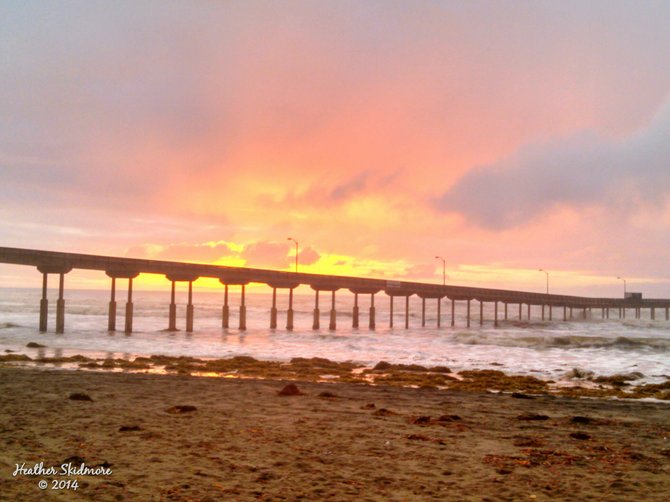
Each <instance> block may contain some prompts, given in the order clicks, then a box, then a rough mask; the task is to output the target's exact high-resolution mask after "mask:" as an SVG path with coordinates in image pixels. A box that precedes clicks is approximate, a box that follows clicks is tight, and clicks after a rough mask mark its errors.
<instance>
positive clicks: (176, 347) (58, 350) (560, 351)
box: [0, 288, 670, 383]
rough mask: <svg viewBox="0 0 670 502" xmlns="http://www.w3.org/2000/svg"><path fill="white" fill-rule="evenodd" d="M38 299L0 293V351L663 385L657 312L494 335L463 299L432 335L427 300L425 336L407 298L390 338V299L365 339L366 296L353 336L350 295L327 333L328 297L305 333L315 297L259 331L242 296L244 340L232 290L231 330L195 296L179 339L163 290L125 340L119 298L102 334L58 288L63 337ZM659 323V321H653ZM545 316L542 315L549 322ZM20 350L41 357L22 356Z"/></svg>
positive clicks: (558, 316)
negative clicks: (582, 377)
mask: <svg viewBox="0 0 670 502" xmlns="http://www.w3.org/2000/svg"><path fill="white" fill-rule="evenodd" d="M40 296H41V291H40V290H39V289H0V353H8V352H9V351H12V352H14V353H21V354H26V355H28V356H30V357H32V358H36V357H59V356H70V355H75V354H81V355H85V356H88V357H96V358H127V359H132V358H134V357H136V356H140V355H142V356H149V355H169V356H193V357H199V358H227V357H232V356H237V355H245V356H252V357H255V358H257V359H262V360H275V361H288V360H290V359H291V358H293V357H315V356H318V357H325V358H328V359H331V360H334V361H355V362H359V363H363V364H365V365H369V366H372V365H374V364H376V363H377V362H379V361H382V360H383V361H388V362H391V363H404V364H410V363H411V364H420V365H425V366H437V365H440V366H448V367H450V368H451V369H452V371H455V372H456V371H461V370H467V369H497V370H501V371H504V372H506V373H508V374H514V375H524V374H525V375H534V376H536V377H538V378H543V379H551V380H555V381H560V380H562V379H564V378H565V375H566V374H568V373H569V372H571V371H572V370H573V369H574V368H577V369H580V370H583V371H591V372H593V373H594V374H595V376H601V375H602V376H606V375H613V374H620V373H631V372H638V373H641V374H642V375H644V377H643V379H642V380H640V381H639V383H642V382H646V383H658V382H661V381H664V380H665V378H668V377H669V376H670V322H668V321H665V314H664V312H660V311H657V318H656V320H655V321H652V320H651V319H650V318H649V312H648V311H643V312H642V319H634V318H633V312H632V310H629V312H628V318H627V319H626V320H619V319H618V314H617V312H615V311H614V310H612V311H611V315H610V319H609V320H607V319H605V320H603V319H601V318H600V317H601V311H600V309H597V310H596V309H594V310H593V312H589V313H588V315H587V318H586V319H582V318H581V315H582V311H581V310H576V311H575V318H574V319H573V320H569V321H567V322H564V321H563V320H562V318H563V311H562V308H561V309H558V308H556V309H554V315H553V320H552V321H549V320H545V321H542V320H541V319H540V316H541V311H540V307H537V306H535V307H533V309H532V317H531V320H530V321H528V320H527V319H526V314H527V310H526V308H527V307H526V306H525V305H524V306H523V320H521V321H519V319H518V306H517V305H510V306H509V320H507V321H503V320H502V317H503V310H502V305H500V304H499V319H501V320H500V324H499V327H497V328H496V327H494V326H493V308H494V307H493V304H492V303H487V304H485V308H484V325H483V326H480V324H479V304H478V302H475V301H473V302H472V304H471V305H472V307H471V315H472V323H471V328H470V329H467V328H466V327H465V326H466V320H465V311H466V307H465V305H466V303H465V302H456V323H455V324H456V325H455V327H453V328H452V327H451V319H450V313H451V307H450V302H449V301H448V300H443V303H442V317H441V321H442V322H441V324H442V326H441V327H440V328H439V329H438V328H437V327H436V314H437V309H436V300H429V301H427V306H426V323H427V325H426V327H421V300H420V299H419V298H416V297H413V298H411V299H410V317H409V329H405V322H404V319H405V302H404V298H396V300H395V308H394V313H395V315H394V327H393V328H389V299H388V297H387V296H386V295H381V294H378V295H376V297H375V307H376V310H377V319H376V320H377V323H376V324H377V329H376V330H369V329H368V328H367V325H368V307H369V296H368V295H361V296H360V297H359V306H360V312H361V314H360V326H361V328H360V329H353V328H352V327H351V321H352V315H351V312H352V307H353V295H352V294H349V293H339V294H338V295H337V302H336V307H337V329H336V330H335V331H330V330H329V329H328V321H329V309H330V295H329V294H327V293H325V294H324V293H322V294H321V299H320V309H321V329H320V330H316V331H315V330H312V309H313V308H314V297H313V295H300V294H296V295H295V296H294V311H295V319H294V324H295V327H294V330H293V331H287V330H286V329H285V324H286V308H287V303H288V293H287V292H286V291H279V292H278V309H279V315H278V329H276V330H271V329H269V325H270V306H271V303H272V297H271V295H270V294H257V293H254V294H247V297H246V304H247V330H246V331H240V330H238V329H237V328H236V326H237V322H238V315H237V313H238V306H239V293H238V292H237V291H233V288H231V294H230V311H231V315H230V326H231V328H229V329H223V328H221V306H222V303H223V292H222V291H196V292H195V293H194V299H193V303H194V305H195V308H194V310H195V322H194V331H193V333H186V332H185V331H184V328H185V317H186V313H185V311H186V305H185V304H186V295H185V293H183V292H180V293H179V295H178V298H177V303H178V307H177V327H178V328H179V329H180V331H177V332H167V331H166V328H167V326H168V308H169V301H170V294H169V291H160V292H148V291H135V292H134V294H133V303H134V332H133V333H132V334H130V335H126V334H124V333H123V326H124V323H123V314H124V311H125V303H124V302H125V297H124V292H122V291H120V292H119V293H118V294H117V311H118V320H117V329H120V331H116V332H108V331H107V308H108V301H109V292H108V291H95V290H66V291H65V333H64V334H56V333H55V332H54V330H55V318H56V314H55V304H56V302H55V294H54V292H53V291H51V292H50V296H49V299H50V305H49V310H50V312H49V326H48V332H46V333H39V331H38V317H39V300H40ZM659 314H660V315H659ZM547 315H548V312H547ZM29 342H36V343H39V344H41V345H44V346H45V347H44V348H28V347H27V346H26V345H27V344H28V343H29Z"/></svg>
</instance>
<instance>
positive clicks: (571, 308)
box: [570, 307, 572, 319]
mask: <svg viewBox="0 0 670 502" xmlns="http://www.w3.org/2000/svg"><path fill="white" fill-rule="evenodd" d="M570 319H572V307H570Z"/></svg>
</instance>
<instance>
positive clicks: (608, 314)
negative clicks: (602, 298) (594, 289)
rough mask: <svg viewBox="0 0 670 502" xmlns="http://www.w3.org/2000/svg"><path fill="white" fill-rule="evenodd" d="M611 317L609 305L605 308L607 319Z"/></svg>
mask: <svg viewBox="0 0 670 502" xmlns="http://www.w3.org/2000/svg"><path fill="white" fill-rule="evenodd" d="M609 318H610V308H609V307H607V308H606V309H605V319H609Z"/></svg>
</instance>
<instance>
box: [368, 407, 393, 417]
mask: <svg viewBox="0 0 670 502" xmlns="http://www.w3.org/2000/svg"><path fill="white" fill-rule="evenodd" d="M373 415H374V416H375V417H389V416H391V415H397V413H396V412H395V411H391V410H387V409H386V408H379V409H378V410H377V411H375V412H374V413H373Z"/></svg>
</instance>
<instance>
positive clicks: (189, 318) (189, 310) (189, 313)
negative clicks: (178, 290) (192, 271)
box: [186, 281, 193, 333]
mask: <svg viewBox="0 0 670 502" xmlns="http://www.w3.org/2000/svg"><path fill="white" fill-rule="evenodd" d="M186 332H187V333H192V332H193V281H188V303H187V304H186Z"/></svg>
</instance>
